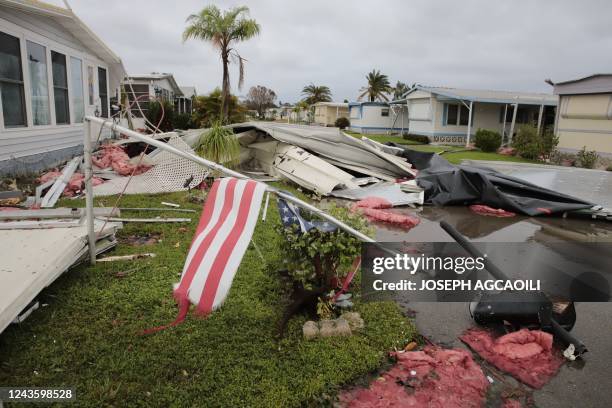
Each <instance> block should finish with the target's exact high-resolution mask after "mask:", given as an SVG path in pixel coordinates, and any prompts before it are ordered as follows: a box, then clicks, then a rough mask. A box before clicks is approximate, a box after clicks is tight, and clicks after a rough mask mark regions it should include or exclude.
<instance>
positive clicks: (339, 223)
mask: <svg viewBox="0 0 612 408" xmlns="http://www.w3.org/2000/svg"><path fill="white" fill-rule="evenodd" d="M85 120H86V121H87V122H88V123H89V122H91V123H97V124H99V125H101V126H104V127H107V128H109V129H111V130H113V131H115V132H118V133H122V134H124V135H126V136H129V137H131V138H133V139H136V140H138V141H141V142H144V143H148V144H150V145H152V146H155V147H157V148H159V149H162V150H165V151H167V152H170V153H172V154H175V155H176V156H179V157H183V158H185V159H187V160H191V161H192V162H195V163H197V164H199V165H201V166H204V167H206V168H209V169H212V170H216V171H218V172H220V173H223V174H225V175H227V176H231V177H236V178H239V179H249V180H250V179H251V178H250V177H248V176H246V175H244V174H242V173H239V172H237V171H234V170H231V169H228V168H227V167H224V166H222V165H220V164H219V163H215V162H213V161H210V160H206V159H205V158H203V157H200V156H197V155H195V154H193V153H189V152H184V151H182V150H180V149H177V148H176V147H174V146H170V145H169V144H167V143H165V142H162V141H160V140H155V139H153V138H152V137H149V136H148V135H143V134H142V133H138V132H135V131H133V130H130V129H127V128H124V127H123V126H119V125H117V124H116V123H114V122H113V121H112V120H110V119H106V120H104V119H101V118H97V117H94V116H85ZM86 126H87V125H86ZM264 184H265V183H264ZM266 190H267V191H270V192H272V193H274V194H276V195H277V196H279V197H281V198H282V199H284V200H287V201H290V202H292V203H294V204H295V205H297V206H299V207H302V208H304V209H306V210H308V211H310V212H312V213H315V214H317V215H318V216H319V217H321V218H323V219H324V220H326V221H329V222H331V223H332V224H334V225H336V226H337V227H338V228H340V229H342V230H344V231H346V232H348V233H349V234H351V235H353V236H355V237H357V238H359V239H360V240H361V241H363V242H373V243H375V242H376V241H375V240H374V239H372V238H370V237H368V236H367V235H365V234H363V233H361V232H359V231H357V230H356V229H354V228H352V227H350V226H348V225H346V224H345V223H343V222H342V221H340V220H338V219H336V218H334V217H332V216H331V215H329V214H327V213H326V212H324V211H322V210H320V209H319V208H317V207H315V206H314V205H311V204H308V203H307V202H305V201H302V200H300V199H299V198H297V197H294V196H292V195H291V194H288V193H285V192H283V191H281V190H279V189H277V188H275V187H272V186H269V185H267V184H266ZM88 194H89V192H88ZM91 199H92V200H93V194H92V198H91ZM92 215H93V214H92ZM90 251H91V249H90ZM94 251H95V249H94Z"/></svg>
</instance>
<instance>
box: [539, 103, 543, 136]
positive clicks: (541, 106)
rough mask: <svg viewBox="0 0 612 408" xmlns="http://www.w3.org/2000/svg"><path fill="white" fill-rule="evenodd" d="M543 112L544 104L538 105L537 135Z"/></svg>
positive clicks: (540, 126)
mask: <svg viewBox="0 0 612 408" xmlns="http://www.w3.org/2000/svg"><path fill="white" fill-rule="evenodd" d="M543 114H544V104H542V105H540V112H539V114H538V135H539V134H540V129H541V128H542V115H543Z"/></svg>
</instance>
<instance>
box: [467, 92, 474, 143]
mask: <svg viewBox="0 0 612 408" xmlns="http://www.w3.org/2000/svg"><path fill="white" fill-rule="evenodd" d="M473 106H474V101H470V107H469V108H468V109H469V112H468V128H467V138H466V139H465V146H466V147H467V146H469V145H470V137H471V135H470V133H471V132H472V107H473Z"/></svg>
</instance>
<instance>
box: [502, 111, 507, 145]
mask: <svg viewBox="0 0 612 408" xmlns="http://www.w3.org/2000/svg"><path fill="white" fill-rule="evenodd" d="M507 117H508V104H505V105H504V119H503V122H502V123H503V124H502V143H503V142H504V140H506V118H507Z"/></svg>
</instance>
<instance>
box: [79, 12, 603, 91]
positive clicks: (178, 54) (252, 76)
mask: <svg viewBox="0 0 612 408" xmlns="http://www.w3.org/2000/svg"><path fill="white" fill-rule="evenodd" d="M70 4H71V6H72V8H73V9H74V11H75V12H76V13H77V14H78V15H79V16H80V17H81V18H82V19H83V20H84V21H85V22H86V23H87V24H88V25H89V26H90V27H91V28H92V29H93V30H94V31H95V32H96V33H97V34H98V35H99V36H100V37H101V38H102V39H104V41H105V42H106V43H107V44H108V45H109V46H110V47H111V48H112V49H113V50H114V51H115V52H116V53H117V54H118V55H119V56H120V57H121V58H122V59H123V61H124V64H125V66H126V69H127V70H128V72H130V73H146V72H152V71H158V72H172V73H174V75H175V77H176V79H177V81H178V82H179V84H182V85H195V86H196V87H197V89H198V91H199V92H200V93H202V92H207V91H210V90H212V89H213V88H215V87H216V86H219V85H220V83H221V66H220V61H219V57H218V55H217V54H216V52H215V50H213V48H212V47H211V46H210V45H208V44H203V43H200V42H197V41H189V42H187V43H185V44H183V43H182V41H181V33H182V31H183V29H184V27H185V19H186V17H187V16H188V15H189V14H191V13H194V12H197V11H198V10H199V9H201V8H202V7H203V6H204V5H205V4H206V3H205V2H201V1H192V0H180V1H145V0H131V1H125V0H123V1H121V0H106V1H105V2H104V7H100V5H101V3H100V2H92V1H90V0H89V1H88V0H71V1H70ZM216 4H217V5H218V6H219V7H221V8H228V7H233V6H236V5H241V4H246V5H248V6H249V7H250V9H251V16H252V17H253V18H255V19H256V20H257V21H258V22H259V23H260V24H261V26H262V33H261V35H260V36H259V37H257V38H255V39H253V40H251V41H249V42H246V43H243V44H240V45H238V47H237V48H238V50H239V51H240V53H241V54H242V55H243V56H244V57H245V58H247V59H248V63H247V68H246V81H245V87H244V89H243V90H242V91H238V90H237V89H234V92H236V93H239V94H245V93H246V91H247V90H248V88H249V87H250V86H253V85H259V84H261V85H265V86H268V87H270V88H272V89H274V90H275V91H276V92H277V94H278V95H279V96H280V99H281V100H282V101H295V100H297V99H299V98H300V91H301V89H302V87H303V86H304V85H306V84H308V83H310V82H313V83H315V84H320V85H327V86H329V87H330V88H331V90H332V92H333V95H334V99H336V100H342V99H345V98H346V99H349V100H355V99H356V97H357V95H358V90H359V88H360V87H361V86H363V85H364V76H365V75H366V73H367V72H369V71H370V70H372V69H374V68H376V69H380V70H381V71H382V72H383V73H385V74H387V75H388V76H389V77H390V79H391V81H392V82H393V83H395V81H397V80H401V81H404V82H407V83H409V84H411V83H414V82H417V83H420V84H426V85H439V86H456V87H473V88H488V89H504V90H522V91H543V92H547V91H550V87H549V86H548V85H546V84H545V83H544V82H543V80H544V79H545V78H549V77H550V78H553V80H563V79H570V78H574V77H578V76H582V75H588V74H590V73H595V72H610V71H612V33H611V32H610V28H609V27H610V23H609V17H610V15H612V3H611V2H608V1H606V0H601V1H595V0H593V1H580V2H577V1H570V0H567V1H566V0H540V1H537V2H535V1H527V0H518V1H511V2H500V1H487V0H481V1H480V0H479V1H471V0H464V1H460V2H459V1H426V0H419V1H399V0H397V1H394V0H390V1H373V0H372V1H346V0H334V1H330V0H327V1H320V0H310V1H307V2H304V1H280V0H277V1H272V0H258V1H237V2H236V1H219V2H216ZM236 83H237V70H236V67H233V68H232V84H233V85H236ZM234 88H235V87H234Z"/></svg>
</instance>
